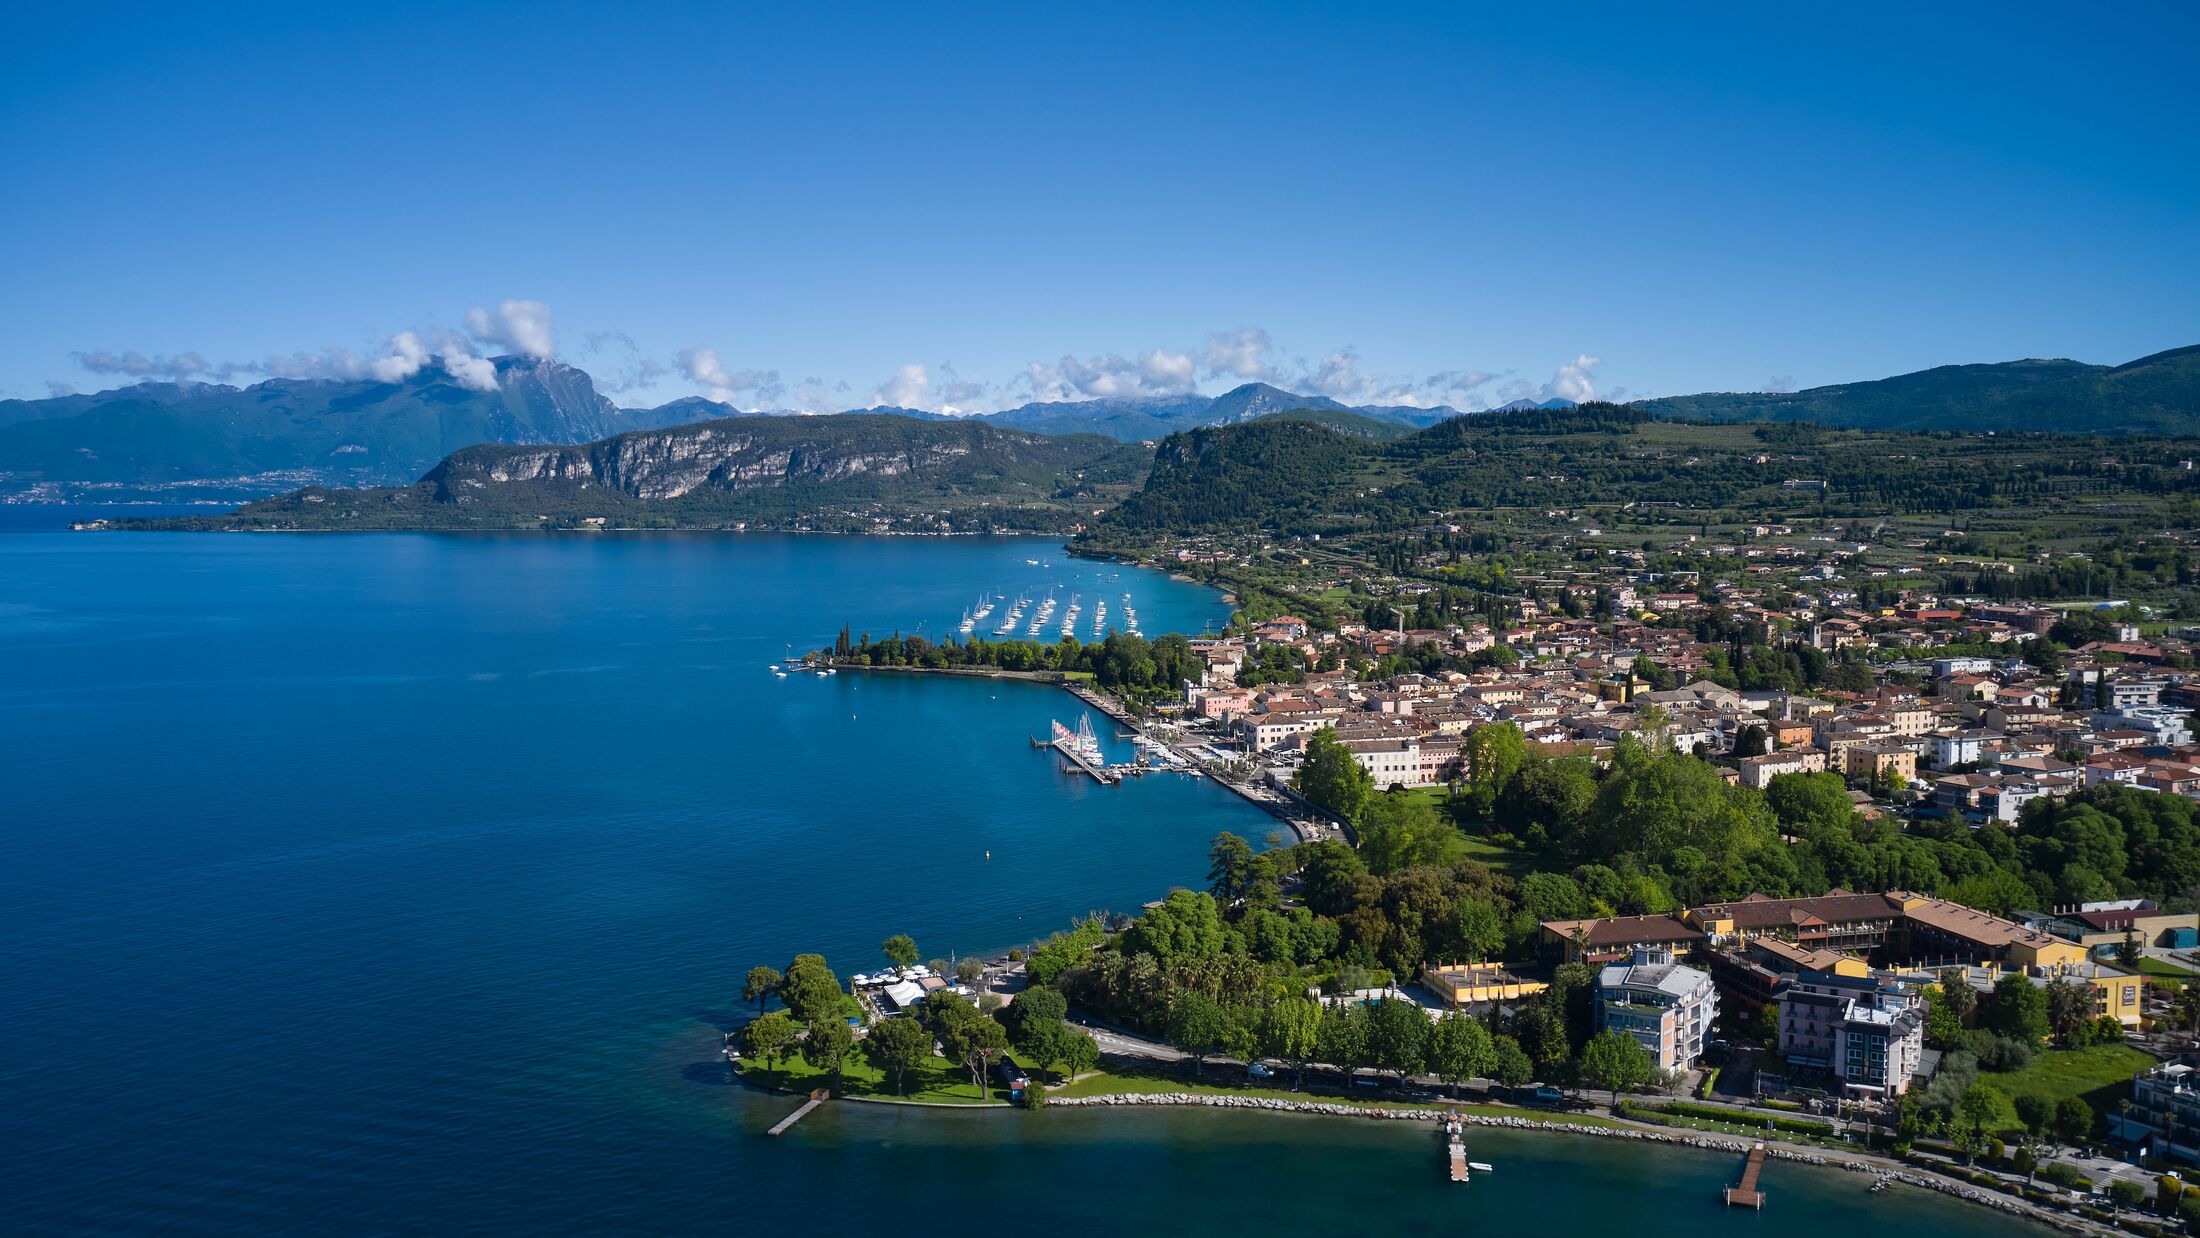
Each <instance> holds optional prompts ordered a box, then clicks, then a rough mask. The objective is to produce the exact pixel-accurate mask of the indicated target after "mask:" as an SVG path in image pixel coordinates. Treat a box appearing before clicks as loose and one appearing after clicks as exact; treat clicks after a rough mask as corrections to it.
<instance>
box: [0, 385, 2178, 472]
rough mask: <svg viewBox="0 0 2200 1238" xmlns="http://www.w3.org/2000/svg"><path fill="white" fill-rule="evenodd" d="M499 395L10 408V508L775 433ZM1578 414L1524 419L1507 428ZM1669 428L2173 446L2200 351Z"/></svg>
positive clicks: (1421, 419) (309, 395)
mask: <svg viewBox="0 0 2200 1238" xmlns="http://www.w3.org/2000/svg"><path fill="white" fill-rule="evenodd" d="M494 364H495V366H496V374H497V386H496V389H495V390H491V391H482V390H476V389H474V388H472V387H468V386H466V385H464V384H462V383H460V382H459V381H457V380H456V379H455V378H453V377H452V376H451V375H450V374H448V373H446V372H444V371H443V370H441V369H439V368H436V367H434V366H432V365H431V366H429V367H427V368H424V369H422V370H420V371H419V372H418V373H416V374H414V375H413V376H412V377H410V378H408V379H405V380H404V381H402V382H394V383H385V382H375V381H368V380H327V379H318V380H309V379H288V378H275V379H269V380H267V381H265V382H262V383H258V384H255V385H253V386H249V387H242V388H239V387H233V386H222V385H212V384H175V383H145V384H140V385H138V386H133V387H124V388H119V389H116V390H113V391H104V392H99V393H97V394H92V395H66V396H57V397H54V398H51V399H44V400H5V401H0V497H6V496H14V497H18V498H22V497H30V498H43V499H66V498H75V497H137V496H140V495H143V496H148V497H150V496H158V495H169V494H173V493H175V492H176V491H177V490H178V489H180V488H184V487H190V488H195V489H197V490H199V491H201V492H207V491H209V490H211V491H212V492H214V493H221V494H237V495H240V496H250V495H264V494H271V493H275V492H278V491H283V490H288V489H292V488H295V487H297V486H300V485H308V484H315V485H323V486H338V487H360V486H378V485H391V484H399V485H402V484H405V483H410V482H412V481H413V480H414V479H416V478H419V477H421V476H422V475H423V474H424V473H426V472H427V471H428V470H430V469H432V468H434V467H436V465H437V463H438V462H439V461H441V460H443V459H444V458H445V457H447V456H450V455H451V454H452V453H454V452H457V451H460V450H461V449H463V448H466V447H471V446H474V445H476V444H482V443H506V444H541V445H550V446H572V445H577V444H583V443H593V442H596V441H598V440H602V439H606V438H610V437H613V436H615V435H618V434H621V433H624V432H627V431H632V430H654V429H664V428H667V427H672V426H680V425H687V424H692V423H696V422H703V421H712V420H720V419H725V418H734V417H741V418H753V417H761V416H770V415H772V414H767V413H756V412H744V411H743V410H741V409H738V408H735V407H734V406H732V405H730V404H722V403H718V402H715V401H711V400H707V399H703V398H702V397H699V396H689V397H686V398H683V399H678V400H673V401H671V402H669V403H666V404H661V405H657V406H655V407H650V408H620V407H618V406H616V405H614V404H613V403H612V402H611V401H610V400H609V399H607V398H605V397H604V395H603V394H602V393H601V392H600V391H598V390H597V388H596V386H595V383H594V382H593V380H592V379H590V377H589V376H588V374H587V373H585V372H584V371H582V370H579V369H577V368H575V367H573V366H569V365H565V364H563V363H561V362H557V361H548V360H534V359H530V358H524V357H498V358H496V359H495V361H494ZM1567 407H1572V402H1571V401H1568V400H1564V399H1550V400H1544V401H1540V402H1537V401H1528V400H1519V401H1515V402H1513V403H1511V404H1508V405H1506V406H1504V408H1502V409H1499V410H1493V411H1500V412H1504V411H1520V410H1550V409H1555V408H1567ZM1638 407H1641V408H1644V409H1646V410H1648V411H1650V412H1652V413H1653V414H1655V415H1657V416H1660V417H1665V418H1669V419H1679V420H1696V421H1754V420H1764V421H1812V422H1817V423H1820V424H1824V425H1829V426H1845V427H1858V428H1869V429H1974V430H1989V429H1990V430H2037V431H2051V432H2088V433H2107V434H2138V433H2152V434H2177V433H2190V432H2193V431H2195V430H2200V347H2193V348H2183V349H2177V350H2174V351H2171V352H2165V353H2157V354H2155V355H2153V356H2151V357H2143V358H2141V359H2139V360H2137V361H2133V362H2130V363H2128V364H2125V365H2120V366H2098V365H2087V364H2084V363H2081V362H2076V361H2062V360H2047V361H2042V360H2026V361H2011V362H2002V363H1997V364H1992V365H1959V366H1942V367H1939V368H1937V369H1931V370H1924V371H1920V372H1918V373H1915V374H1905V375H1901V376H1898V377H1895V378H1887V379H1879V380H1876V381H1872V382H1859V383H1848V384H1841V385H1836V386H1827V387H1814V388H1811V389H1809V390H1806V391H1797V392H1785V393H1769V392H1768V393H1726V394H1705V395H1694V396H1675V397H1670V398H1665V399H1657V400H1645V401H1640V402H1638ZM860 411H864V412H869V413H873V414H900V415H901V416H902V417H903V418H904V419H910V418H913V419H918V420H929V421H953V422H958V423H968V424H978V425H986V426H990V427H992V428H995V429H1001V430H1017V431H1023V432H1028V433H1036V434H1044V435H1065V434H1097V435H1103V436H1106V437H1108V438H1111V439H1114V440H1116V441H1117V442H1123V443H1138V442H1151V441H1158V440H1160V439H1163V438H1166V437H1167V436H1169V435H1171V434H1174V433H1177V432H1180V431H1184V430H1191V429H1199V428H1205V427H1214V426H1229V425H1237V424H1242V423H1245V422H1248V421H1254V420H1258V419H1261V418H1264V417H1269V416H1273V415H1275V414H1278V413H1283V412H1294V413H1296V414H1298V415H1300V416H1302V417H1317V418H1321V419H1324V420H1323V424H1327V425H1330V426H1331V428H1336V429H1343V430H1346V431H1348V432H1350V433H1352V434H1354V435H1356V436H1359V437H1362V438H1373V439H1386V438H1395V437H1398V436H1400V435H1402V434H1404V433H1409V432H1411V431H1413V430H1417V429H1420V428H1423V427H1427V426H1430V425H1434V424H1437V423H1440V422H1443V421H1446V420H1448V419H1451V418H1454V417H1457V416H1459V415H1460V414H1459V413H1458V411H1457V410H1454V409H1451V408H1447V407H1441V406H1439V407H1435V408H1415V407H1408V406H1363V407H1357V408H1355V407H1349V406H1347V405H1344V404H1342V403H1340V402H1338V401H1336V400H1332V399H1329V398H1327V397H1324V396H1313V395H1301V394H1298V393H1295V392H1290V391H1285V390H1283V389H1281V388H1278V387H1274V386H1270V385H1269V384H1266V383H1247V384H1245V385H1243V386H1240V387H1237V388H1234V389H1232V390H1230V391H1228V392H1225V393H1223V394H1222V395H1219V396H1212V397H1210V396H1205V395H1198V394H1178V395H1156V396H1137V397H1119V398H1107V399H1097V400H1084V401H1050V402H1039V403H1032V404H1025V405H1023V406H1021V407H1018V408H1011V409H1006V410H1003V411H1001V412H997V413H988V414H983V415H978V416H970V417H948V416H944V415H942V414H939V413H931V412H925V411H922V410H915V409H898V408H876V409H867V410H860Z"/></svg>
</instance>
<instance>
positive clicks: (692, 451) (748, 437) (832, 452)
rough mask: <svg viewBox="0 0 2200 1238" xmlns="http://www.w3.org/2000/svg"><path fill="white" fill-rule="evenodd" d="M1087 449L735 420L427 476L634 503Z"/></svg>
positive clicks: (974, 468) (449, 464)
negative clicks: (562, 489)
mask: <svg viewBox="0 0 2200 1238" xmlns="http://www.w3.org/2000/svg"><path fill="white" fill-rule="evenodd" d="M1092 451H1093V448H1092V447H1091V446H1090V445H1088V444H1080V443H1076V442H1073V441H1069V440H1062V439H1049V438H1045V437H1042V436H1039V435H1034V434H1024V433H1018V432H1015V431H1003V430H997V429H994V428H993V427H991V426H987V425H982V424H976V423H961V422H939V421H912V420H909V419H906V418H900V417H891V416H876V415H867V414H848V415H842V416H834V417H774V418H758V417H742V418H729V419H727V420H723V421H708V422H701V423H697V424H694V425H685V426H674V427H671V428H669V429H663V430H638V431H634V432H632V433H628V434H621V435H619V436H617V437H615V438H609V439H605V440H603V441H602V442H597V443H587V444H583V445H581V446H577V447H559V446H544V447H494V446H484V447H473V448H468V449H467V450H465V451H461V452H458V453H456V454H454V455H452V456H451V457H450V458H448V459H446V460H445V461H443V463H442V464H440V465H438V466H437V467H436V468H435V469H434V470H433V471H431V472H430V473H429V474H428V475H427V476H426V477H425V478H423V479H422V481H423V482H425V483H428V484H430V485H432V486H433V487H434V488H435V491H436V498H437V499H438V500H439V501H442V502H458V503H464V502H467V501H469V500H470V499H472V498H474V497H476V496H479V495H482V494H484V493H486V492H487V491H488V490H489V489H490V488H492V487H495V486H500V485H509V484H513V483H528V482H545V483H569V484H577V485H580V486H582V487H602V488H604V489H606V490H613V491H617V492H619V493H621V494H624V495H627V496H629V497H632V498H637V499H645V500H664V499H678V498H682V497H684V496H687V495H690V494H694V493H697V492H716V493H724V494H739V493H741V492H744V491H750V490H758V489H769V488H773V487H780V486H788V485H795V484H802V483H812V484H818V485H827V484H832V483H840V482H853V481H862V480H866V479H875V480H879V481H886V480H891V479H906V480H911V481H938V482H953V483H970V482H976V481H986V480H999V479H1003V478H1006V477H1008V476H1011V475H1014V474H1019V473H1025V472H1033V473H1037V472H1040V471H1043V472H1044V474H1045V475H1046V476H1048V477H1051V475H1052V474H1053V473H1054V472H1056V471H1058V470H1059V469H1061V468H1064V467H1070V466H1073V465H1074V464H1075V463H1076V462H1077V460H1078V458H1079V457H1080V456H1081V455H1088V454H1091V452H1092Z"/></svg>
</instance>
